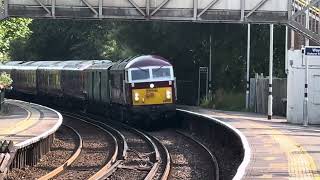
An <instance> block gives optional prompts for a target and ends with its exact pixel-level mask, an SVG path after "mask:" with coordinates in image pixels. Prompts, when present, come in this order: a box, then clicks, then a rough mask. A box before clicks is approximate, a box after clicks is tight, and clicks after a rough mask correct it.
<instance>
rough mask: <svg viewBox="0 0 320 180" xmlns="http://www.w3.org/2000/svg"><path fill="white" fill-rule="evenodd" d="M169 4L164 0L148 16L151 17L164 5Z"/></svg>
mask: <svg viewBox="0 0 320 180" xmlns="http://www.w3.org/2000/svg"><path fill="white" fill-rule="evenodd" d="M168 2H169V0H164V1H163V2H162V3H161V4H160V5H159V6H158V7H157V8H156V9H155V10H153V11H152V13H151V14H150V16H153V15H154V14H155V13H156V12H158V11H159V9H161V8H162V7H163V6H164V5H166V4H167V3H168Z"/></svg>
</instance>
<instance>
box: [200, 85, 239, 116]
mask: <svg viewBox="0 0 320 180" xmlns="http://www.w3.org/2000/svg"><path fill="white" fill-rule="evenodd" d="M200 106H201V107H205V108H213V109H219V110H227V111H244V110H245V94H244V93H239V92H226V91H224V90H223V89H218V90H217V91H216V92H215V94H214V95H213V96H212V97H207V98H203V99H202V100H201V103H200Z"/></svg>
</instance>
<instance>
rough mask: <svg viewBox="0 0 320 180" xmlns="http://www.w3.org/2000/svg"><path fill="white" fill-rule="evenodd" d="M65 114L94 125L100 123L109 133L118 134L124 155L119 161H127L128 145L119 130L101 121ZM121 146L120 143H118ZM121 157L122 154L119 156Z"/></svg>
mask: <svg viewBox="0 0 320 180" xmlns="http://www.w3.org/2000/svg"><path fill="white" fill-rule="evenodd" d="M63 113H64V114H69V115H72V116H74V117H78V118H82V119H85V120H87V121H90V122H94V123H98V124H100V125H102V126H103V127H105V128H106V129H108V130H109V131H111V132H114V133H115V134H116V136H118V137H119V139H120V140H121V143H122V147H121V149H122V153H121V156H119V157H118V158H119V159H126V157H127V151H128V143H127V141H126V139H125V137H124V135H123V134H122V133H121V132H120V131H118V130H117V129H115V128H113V127H111V126H109V125H108V124H106V123H104V122H101V121H97V120H95V119H93V118H90V117H88V116H84V115H79V114H74V113H71V112H63ZM118 144H119V143H118ZM119 155H120V154H119Z"/></svg>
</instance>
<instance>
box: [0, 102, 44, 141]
mask: <svg viewBox="0 0 320 180" xmlns="http://www.w3.org/2000/svg"><path fill="white" fill-rule="evenodd" d="M8 103H11V104H14V105H17V106H19V107H21V108H23V109H24V110H26V111H27V112H28V115H27V117H26V118H25V119H24V120H21V121H19V122H18V123H15V124H13V125H12V126H8V127H6V128H5V129H1V130H0V134H2V136H0V140H6V137H7V136H8V135H10V134H16V133H19V132H21V131H23V130H26V129H28V128H29V127H31V126H33V125H34V124H35V123H37V121H39V119H40V113H39V112H38V111H35V110H34V109H33V108H31V107H28V106H22V105H21V104H16V103H13V102H8Z"/></svg>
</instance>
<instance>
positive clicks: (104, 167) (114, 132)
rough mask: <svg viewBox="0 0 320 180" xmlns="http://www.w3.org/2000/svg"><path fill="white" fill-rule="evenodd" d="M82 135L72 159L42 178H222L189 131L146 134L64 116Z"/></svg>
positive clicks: (102, 121) (92, 119) (95, 119)
mask: <svg viewBox="0 0 320 180" xmlns="http://www.w3.org/2000/svg"><path fill="white" fill-rule="evenodd" d="M62 114H63V115H64V119H65V124H66V125H67V126H65V127H64V128H67V129H68V130H69V131H72V132H73V134H76V136H77V138H76V139H77V143H76V144H78V146H77V148H75V149H74V151H73V154H72V156H71V155H70V157H69V158H68V159H66V160H65V162H64V163H63V164H61V165H60V166H59V167H56V168H55V169H52V171H51V172H47V173H46V174H45V175H44V174H43V175H42V176H41V177H40V178H39V177H37V178H38V179H40V180H41V179H50V178H52V179H109V180H118V179H145V180H151V179H152V180H166V179H169V178H170V179H215V180H218V179H219V167H218V163H217V160H216V159H215V157H214V155H213V154H212V153H211V151H210V150H209V149H208V148H207V147H206V146H205V145H204V144H203V143H201V141H199V140H198V139H197V138H195V137H193V136H190V135H188V134H187V133H186V132H181V131H176V130H162V131H158V132H149V133H145V132H142V131H140V130H137V129H134V128H132V127H129V126H127V125H124V124H121V123H118V122H113V121H108V120H106V119H105V118H103V117H100V116H94V115H89V114H81V113H77V114H74V113H71V112H62Z"/></svg>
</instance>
